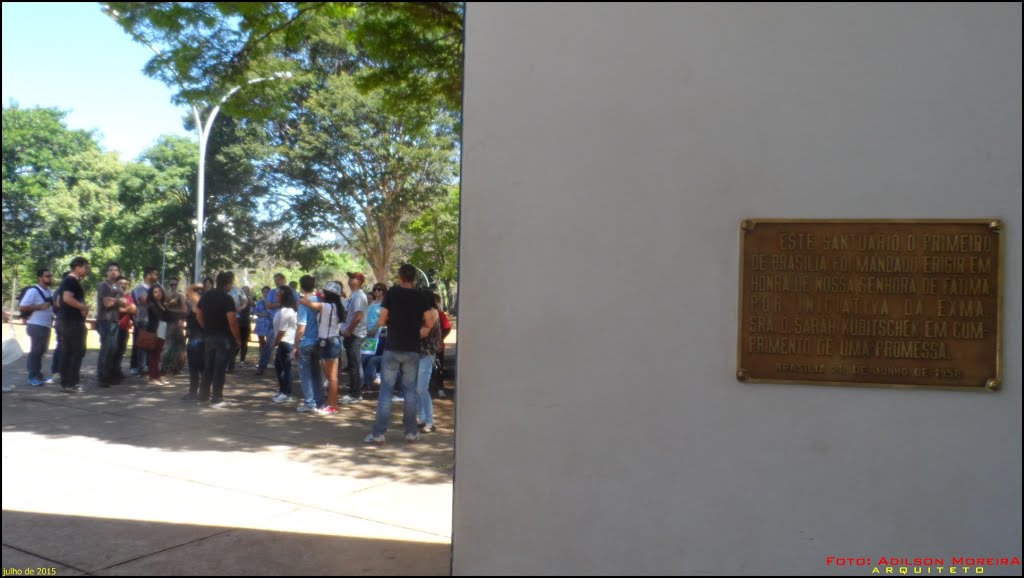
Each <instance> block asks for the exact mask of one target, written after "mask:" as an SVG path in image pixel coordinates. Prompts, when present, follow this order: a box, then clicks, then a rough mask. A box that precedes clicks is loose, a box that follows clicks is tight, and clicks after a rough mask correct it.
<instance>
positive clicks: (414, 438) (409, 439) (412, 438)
mask: <svg viewBox="0 0 1024 578" xmlns="http://www.w3.org/2000/svg"><path fill="white" fill-rule="evenodd" d="M418 441H420V434H405V443H407V444H411V443H413V442H418Z"/></svg>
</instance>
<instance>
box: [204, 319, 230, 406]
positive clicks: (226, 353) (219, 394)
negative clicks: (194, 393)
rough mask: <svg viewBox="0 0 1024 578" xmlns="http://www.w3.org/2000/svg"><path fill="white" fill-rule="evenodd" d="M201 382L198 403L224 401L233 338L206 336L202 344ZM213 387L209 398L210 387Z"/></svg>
mask: <svg viewBox="0 0 1024 578" xmlns="http://www.w3.org/2000/svg"><path fill="white" fill-rule="evenodd" d="M203 346H204V348H205V352H204V354H203V381H202V383H200V385H199V401H209V402H210V403H217V402H219V401H221V400H223V399H224V380H225V379H226V376H227V370H228V361H230V360H231V352H233V351H234V350H235V339H234V338H233V337H222V336H219V335H212V336H211V335H207V336H206V340H205V341H204V342H203ZM211 386H212V387H213V394H212V396H211V393H210V387H211Z"/></svg>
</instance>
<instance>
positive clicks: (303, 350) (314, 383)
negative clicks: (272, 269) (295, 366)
mask: <svg viewBox="0 0 1024 578" xmlns="http://www.w3.org/2000/svg"><path fill="white" fill-rule="evenodd" d="M299 289H301V290H302V293H301V296H302V298H303V299H306V300H307V301H312V302H314V303H316V302H319V301H320V299H318V298H317V296H316V293H315V292H314V291H315V290H316V280H315V279H313V277H312V276H310V275H303V276H302V277H301V278H299ZM317 320H318V316H317V312H316V311H314V310H313V309H311V308H310V307H309V306H307V305H299V312H298V316H297V322H298V329H296V331H295V344H296V347H295V357H296V358H297V359H298V360H299V383H300V384H301V385H302V403H300V404H299V405H298V407H296V408H295V410H296V411H298V412H299V413H311V412H314V411H316V409H317V408H318V407H320V406H321V405H323V403H324V384H323V377H322V376H321V374H320V347H318V346H317V341H318V333H319V331H320V328H319V325H318V323H317Z"/></svg>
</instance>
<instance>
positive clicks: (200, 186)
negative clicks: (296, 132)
mask: <svg viewBox="0 0 1024 578" xmlns="http://www.w3.org/2000/svg"><path fill="white" fill-rule="evenodd" d="M102 6H103V11H104V12H106V13H107V14H108V15H110V17H112V18H114V19H115V20H121V14H119V13H118V11H117V10H114V8H112V7H111V6H110V5H109V4H106V3H103V4H102ZM126 30H127V29H126ZM128 33H129V34H131V35H132V36H133V37H134V38H135V39H136V40H138V41H139V42H141V43H143V44H145V45H146V46H148V47H149V49H150V50H152V51H153V52H155V53H156V55H157V56H159V57H161V58H163V54H162V53H161V52H160V51H159V50H157V48H156V46H153V44H152V43H150V42H149V41H148V40H146V39H145V38H143V37H142V36H140V35H138V34H136V33H134V32H132V31H131V30H128ZM172 73H174V75H175V77H177V78H178V81H179V82H180V83H181V88H182V89H184V88H185V82H184V81H183V80H182V79H181V77H180V76H178V74H177V72H175V71H173V70H172ZM291 77H292V73H290V72H275V73H274V74H273V75H271V76H267V77H263V78H254V79H252V80H250V81H248V82H246V83H245V84H240V85H238V86H236V87H234V88H232V89H231V90H229V91H227V93H226V94H225V95H224V96H222V97H221V99H220V101H219V102H218V103H217V105H216V106H214V107H213V110H211V111H210V115H209V116H207V117H206V122H205V123H204V122H203V119H202V115H200V113H199V107H197V106H195V105H192V114H193V115H194V116H195V120H196V131H197V132H198V133H199V176H198V177H197V178H196V180H197V181H198V182H197V183H196V185H197V186H196V194H197V197H198V199H197V200H196V267H195V282H196V283H199V282H200V280H201V279H202V277H203V228H204V222H203V220H204V213H205V212H206V211H205V208H206V203H205V193H206V141H207V140H208V139H209V138H210V129H211V128H212V127H213V121H214V120H216V118H217V114H218V113H220V107H221V105H223V104H224V103H225V102H226V101H227V100H228V99H229V98H231V97H232V96H234V94H235V93H236V92H238V91H239V90H241V89H242V88H243V87H245V86H248V85H250V84H256V83H257V82H263V81H266V80H275V79H278V78H284V79H287V78H291Z"/></svg>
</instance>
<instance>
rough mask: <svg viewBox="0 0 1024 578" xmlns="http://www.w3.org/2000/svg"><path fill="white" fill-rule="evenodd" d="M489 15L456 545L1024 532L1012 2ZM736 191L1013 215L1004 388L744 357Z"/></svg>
mask: <svg viewBox="0 0 1024 578" xmlns="http://www.w3.org/2000/svg"><path fill="white" fill-rule="evenodd" d="M466 31H467V42H466V100H465V103H466V107H465V149H464V167H463V193H462V203H463V205H462V227H463V228H462V269H461V272H462V278H461V284H460V287H461V288H462V289H463V291H462V297H461V310H460V312H461V317H460V318H459V322H460V324H459V354H460V355H459V382H458V414H457V418H458V434H457V453H456V463H457V474H456V485H455V524H454V555H455V559H454V569H455V572H456V573H457V574H471V573H570V572H579V573H619V572H621V573H651V572H668V573H724V572H737V573H762V572H773V571H779V572H783V573H832V572H834V571H835V570H834V569H833V568H827V567H826V566H825V557H826V556H828V555H843V556H869V557H872V558H873V559H874V560H877V558H878V556H881V555H886V556H909V557H913V556H924V555H929V556H940V557H946V558H947V560H949V559H950V558H951V556H953V555H981V554H984V555H1003V556H1006V555H1010V556H1013V555H1017V556H1019V555H1020V554H1021V363H1020V351H1021V229H1022V227H1024V222H1022V220H1021V6H1020V5H1019V4H1015V5H1014V4H1011V5H998V6H991V5H989V6H985V5H969V6H964V5H960V6H957V5H931V6H927V5H924V6H905V5H904V6H896V5H869V6H839V5H830V6H792V5H790V6H760V5H758V6H737V5H684V6H665V5H660V6H642V5H638V4H632V3H630V4H618V5H599V6H586V5H582V4H573V5H557V6H547V5H529V4H513V5H509V4H506V5H480V4H472V3H471V4H470V5H469V6H468V9H467V22H466ZM744 217H807V218H828V217H847V218H895V217H900V218H987V217H999V218H1002V219H1004V220H1005V221H1006V224H1007V227H1006V228H1007V234H1008V239H1007V245H1006V246H1007V255H1006V259H1005V263H1006V266H1007V272H1006V273H1007V274H1006V284H1005V287H1004V290H1005V295H1006V298H1005V300H1006V302H1005V308H1004V315H1005V319H1006V320H1007V322H1006V323H1005V329H1006V331H1005V338H1004V352H1005V354H1006V355H1005V359H1006V366H1005V372H1004V373H1005V380H1004V383H1005V385H1004V389H1003V391H1001V392H998V393H995V394H986V393H952V392H934V391H896V390H884V389H856V388H833V387H820V388H819V387H807V386H795V385H744V384H740V383H738V382H737V381H736V380H735V378H734V372H735V369H736V315H737V290H738V288H737V277H738V255H739V244H738V243H739V234H738V224H739V221H740V220H741V219H742V218H744ZM609 280H613V281H612V282H611V283H609ZM1010 572H1011V573H1013V574H1018V575H1019V573H1020V568H1019V567H1017V568H1014V569H1010ZM857 573H858V574H860V575H866V574H867V572H866V571H864V570H863V569H862V570H859V571H858V572H857ZM986 573H988V574H992V573H996V570H995V569H988V571H987V572H986Z"/></svg>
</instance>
